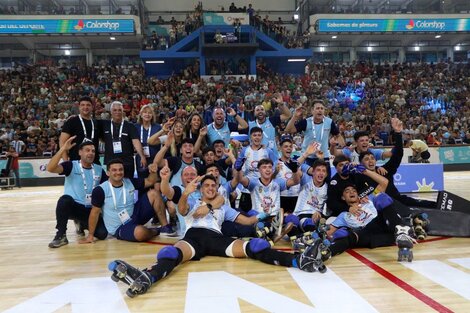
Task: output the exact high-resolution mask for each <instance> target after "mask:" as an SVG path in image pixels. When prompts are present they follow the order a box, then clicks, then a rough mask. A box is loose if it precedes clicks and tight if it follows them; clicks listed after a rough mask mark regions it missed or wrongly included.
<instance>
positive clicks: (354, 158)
mask: <svg viewBox="0 0 470 313" xmlns="http://www.w3.org/2000/svg"><path fill="white" fill-rule="evenodd" d="M367 151H369V152H372V154H373V155H374V158H375V159H376V160H382V154H383V151H382V150H381V149H367ZM342 152H343V154H344V155H345V156H347V157H348V158H349V159H350V160H351V163H358V164H359V163H361V162H359V153H357V151H356V149H354V150H353V151H351V150H350V149H349V148H348V147H346V148H343V150H342Z"/></svg>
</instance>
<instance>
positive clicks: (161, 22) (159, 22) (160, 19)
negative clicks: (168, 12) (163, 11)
mask: <svg viewBox="0 0 470 313" xmlns="http://www.w3.org/2000/svg"><path fill="white" fill-rule="evenodd" d="M156 23H157V24H160V25H161V24H165V21H164V20H163V18H162V16H161V15H159V16H158V19H157V21H156Z"/></svg>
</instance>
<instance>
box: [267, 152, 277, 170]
mask: <svg viewBox="0 0 470 313" xmlns="http://www.w3.org/2000/svg"><path fill="white" fill-rule="evenodd" d="M267 150H268V155H269V158H270V159H271V160H272V161H273V168H276V166H277V163H278V159H277V156H276V154H275V153H274V151H273V149H270V148H267Z"/></svg>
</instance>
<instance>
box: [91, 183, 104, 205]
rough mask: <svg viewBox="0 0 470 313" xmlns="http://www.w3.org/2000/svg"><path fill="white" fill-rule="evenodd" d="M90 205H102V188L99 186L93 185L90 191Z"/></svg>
mask: <svg viewBox="0 0 470 313" xmlns="http://www.w3.org/2000/svg"><path fill="white" fill-rule="evenodd" d="M91 205H93V206H96V207H98V208H101V207H103V205H104V190H103V188H101V186H97V187H95V189H93V191H92V193H91Z"/></svg>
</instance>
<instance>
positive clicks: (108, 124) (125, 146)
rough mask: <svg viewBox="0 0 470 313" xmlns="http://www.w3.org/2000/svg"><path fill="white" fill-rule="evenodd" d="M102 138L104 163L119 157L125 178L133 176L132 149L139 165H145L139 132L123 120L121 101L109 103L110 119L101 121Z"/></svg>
mask: <svg viewBox="0 0 470 313" xmlns="http://www.w3.org/2000/svg"><path fill="white" fill-rule="evenodd" d="M101 124H102V130H103V135H102V137H103V140H104V143H105V150H104V164H106V165H107V164H108V162H109V161H110V160H113V159H116V158H119V159H121V160H122V162H123V164H124V175H125V177H127V178H132V177H133V176H134V170H135V166H134V149H135V151H137V154H138V155H139V157H140V165H141V166H142V167H143V168H145V167H147V158H146V157H145V155H144V152H143V149H142V144H141V143H140V140H139V134H138V133H137V130H136V128H135V127H134V125H132V124H131V123H129V122H127V121H125V120H124V110H123V107H122V103H121V102H119V101H114V102H113V103H112V104H111V120H110V121H101Z"/></svg>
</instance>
